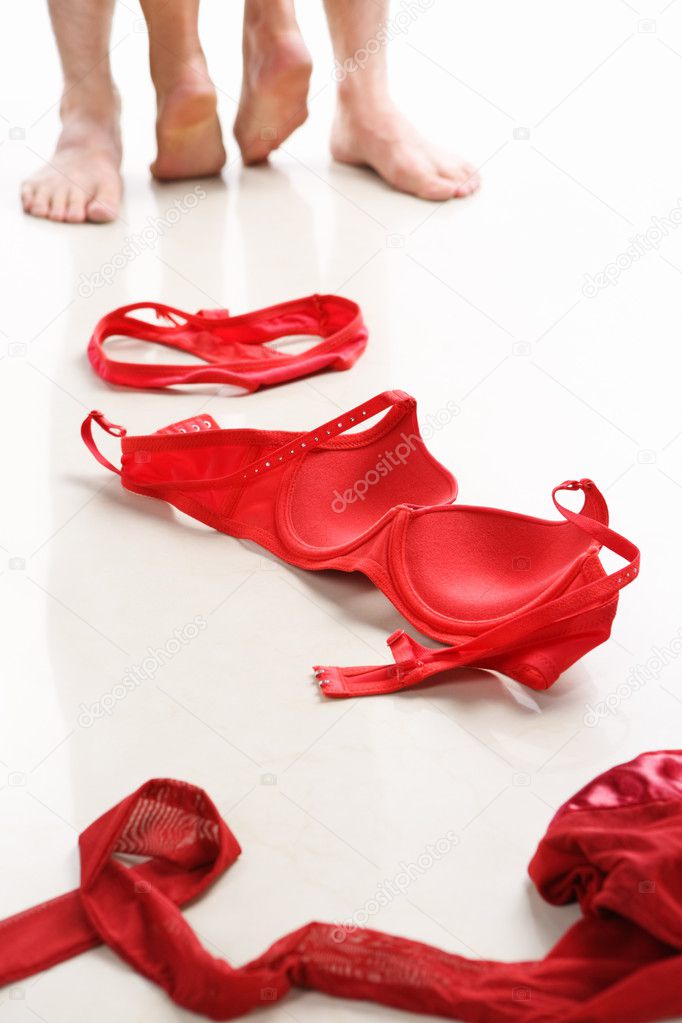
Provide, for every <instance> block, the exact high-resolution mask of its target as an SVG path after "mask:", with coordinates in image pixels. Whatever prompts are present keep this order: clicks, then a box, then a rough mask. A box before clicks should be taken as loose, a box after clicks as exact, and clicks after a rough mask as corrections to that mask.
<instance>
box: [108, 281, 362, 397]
mask: <svg viewBox="0 0 682 1023" xmlns="http://www.w3.org/2000/svg"><path fill="white" fill-rule="evenodd" d="M143 309H144V310H151V311H153V312H154V313H155V314H156V316H157V319H163V320H166V321H168V322H169V323H170V324H171V326H160V325H159V324H154V323H149V322H147V321H146V320H141V319H138V318H137V317H135V316H132V315H131V314H132V313H134V312H136V311H137V310H143ZM299 335H300V336H303V337H311V336H314V337H321V338H322V340H321V341H320V342H319V343H318V344H316V345H314V346H313V347H311V348H309V349H308V350H307V351H304V352H301V353H299V354H297V355H288V354H286V353H285V352H283V351H280V350H278V349H276V348H270V347H268V345H269V344H270V343H271V342H276V341H277V340H280V339H283V338H292V337H296V338H298V336H299ZM114 336H116V337H121V336H123V337H131V338H135V339H136V340H139V341H143V342H144V341H146V342H153V343H154V344H159V345H164V346H165V347H166V348H171V349H173V348H174V349H176V350H177V351H182V352H186V353H188V354H190V355H193V356H195V357H197V358H199V359H201V360H202V361H203V362H204V363H205V365H203V366H197V365H172V364H163V363H154V364H150V363H138V362H119V361H118V360H115V359H110V358H109V356H108V355H107V353H106V346H105V342H106V341H107V339H108V338H110V337H114ZM366 346H367V329H366V327H365V325H364V322H363V319H362V313H361V311H360V307H359V306H358V305H357V303H355V302H352V301H350V299H347V298H342V297H340V296H338V295H310V296H309V297H307V298H299V299H295V300H293V301H291V302H282V303H280V304H279V305H273V306H269V307H268V308H266V309H259V310H257V311H255V312H251V313H244V314H243V315H240V316H230V314H229V312H228V311H227V309H210V310H200V311H199V312H197V313H187V312H184V311H183V310H181V309H174V308H173V307H172V306H168V305H163V304H162V303H158V302H137V303H135V304H133V305H127V306H122V307H121V308H120V309H115V310H114V311H113V312H111V313H108V314H107V315H106V316H104V317H103V318H102V319H101V320H100V321H99V323H98V324H97V325H96V327H95V329H94V331H93V333H92V337H91V338H90V342H89V345H88V358H89V359H90V363H91V364H92V367H93V369H94V370H95V372H96V373H98V374H99V376H101V377H102V378H103V379H104V380H106V381H108V382H109V383H111V384H116V385H118V386H120V387H135V388H138V389H140V388H142V389H145V388H164V387H171V386H173V385H176V384H223V385H232V386H236V387H241V388H244V389H245V390H246V391H248V392H252V391H256V390H257V389H258V388H259V387H269V386H272V385H273V384H281V383H285V382H286V381H289V380H295V379H298V378H300V377H304V376H310V375H311V374H313V373H319V372H320V371H321V370H324V369H335V370H346V369H350V367H351V366H352V365H353V364H354V363H355V362H356V360H357V359H358V358H359V357H360V356H361V355H362V353H363V351H364V350H365V348H366Z"/></svg>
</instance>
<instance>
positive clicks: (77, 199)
mask: <svg viewBox="0 0 682 1023" xmlns="http://www.w3.org/2000/svg"><path fill="white" fill-rule="evenodd" d="M64 219H65V220H66V221H67V222H68V223H69V224H82V223H83V221H84V220H85V197H84V195H83V193H82V192H81V191H77V190H76V189H74V188H72V189H71V191H70V192H69V195H68V199H67V201H66V214H65V217H64Z"/></svg>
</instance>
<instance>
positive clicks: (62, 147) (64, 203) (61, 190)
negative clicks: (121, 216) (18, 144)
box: [21, 80, 121, 224]
mask: <svg viewBox="0 0 682 1023" xmlns="http://www.w3.org/2000/svg"><path fill="white" fill-rule="evenodd" d="M61 118H62V131H61V135H60V136H59V141H58V142H57V148H56V149H55V153H54V156H53V157H52V159H51V160H50V161H49V162H48V163H46V164H45V166H44V167H42V168H41V169H40V170H39V171H37V172H36V173H35V174H33V175H32V176H31V177H30V178H27V179H26V181H24V183H23V185H22V188H21V202H22V205H23V207H24V212H25V213H30V214H31V215H32V216H34V217H45V218H47V219H48V220H57V221H66V222H68V223H70V224H81V223H83V222H84V221H90V222H91V223H94V224H102V223H106V222H107V221H110V220H115V219H116V217H117V215H118V208H119V204H120V201H121V177H120V173H119V168H120V166H121V138H120V132H119V100H118V95H117V93H116V90H115V89H114V86H113V84H112V83H111V82H110V81H106V82H104V83H101V84H99V85H98V84H95V83H93V82H92V80H89V81H88V82H83V83H82V84H80V85H75V86H73V87H72V88H70V89H67V90H66V92H65V93H64V98H63V100H62V104H61Z"/></svg>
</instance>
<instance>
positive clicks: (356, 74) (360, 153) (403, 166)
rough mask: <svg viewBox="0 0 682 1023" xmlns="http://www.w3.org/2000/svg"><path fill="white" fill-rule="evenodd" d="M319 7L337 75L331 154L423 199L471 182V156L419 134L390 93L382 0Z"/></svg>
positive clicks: (337, 0) (474, 183)
mask: <svg viewBox="0 0 682 1023" xmlns="http://www.w3.org/2000/svg"><path fill="white" fill-rule="evenodd" d="M325 7H326V11H327V19H328V21H329V30H330V33H331V37H332V43H333V46H334V55H335V57H336V60H337V77H338V78H339V94H338V108H337V113H336V118H335V121H334V127H333V130H332V140H331V148H332V155H333V156H334V158H335V159H336V160H340V161H341V162H342V163H352V164H357V165H361V166H368V167H372V168H373V169H374V170H375V171H376V172H377V174H379V175H380V176H381V177H382V178H383V179H384V181H387V182H388V184H389V185H392V186H393V187H394V188H397V189H399V190H400V191H401V192H409V193H411V194H413V195H418V196H420V197H421V198H422V199H450V198H452V197H453V196H464V195H469V193H470V192H473V191H474V190H475V189H476V188H478V185H479V179H478V175H477V174H476V171H475V169H474V168H473V167H472V166H471V164H468V163H466V162H465V161H463V160H461V159H459V158H457V157H455V156H451V155H450V154H449V153H447V152H445V151H444V150H442V149H440V148H438V147H437V146H434V145H432V144H431V143H430V142H427V141H426V140H425V139H424V138H422V136H421V135H420V134H419V133H418V132H417V130H416V129H415V128H414V127H413V126H412V125H411V124H410V122H409V121H408V120H407V119H406V118H405V117H404V116H403V115H402V114H401V113H400V111H399V110H398V109H397V107H396V106H395V104H394V103H393V101H392V99H391V97H390V95H389V91H388V79H387V70H386V41H387V38H386V33H385V32H384V31H383V27H384V26H385V25H386V24H387V23H388V19H389V2H388V0H372V2H370V0H325ZM372 51H374V52H372Z"/></svg>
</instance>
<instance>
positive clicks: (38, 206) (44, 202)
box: [28, 185, 50, 217]
mask: <svg viewBox="0 0 682 1023" xmlns="http://www.w3.org/2000/svg"><path fill="white" fill-rule="evenodd" d="M49 209H50V193H49V191H48V189H47V188H45V187H44V186H40V185H39V186H38V188H36V190H35V192H34V193H33V198H32V199H31V204H30V206H29V208H28V212H29V213H30V214H31V215H32V216H34V217H46V216H47V214H48V211H49Z"/></svg>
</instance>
